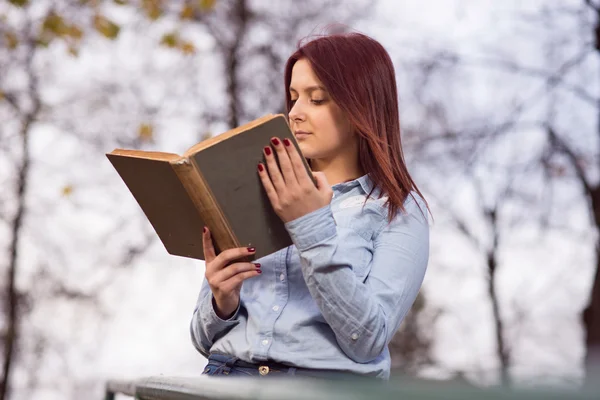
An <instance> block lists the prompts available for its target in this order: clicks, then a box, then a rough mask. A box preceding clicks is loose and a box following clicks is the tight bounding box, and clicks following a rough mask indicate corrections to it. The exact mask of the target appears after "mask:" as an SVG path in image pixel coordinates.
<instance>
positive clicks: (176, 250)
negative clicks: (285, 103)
mask: <svg viewBox="0 0 600 400" xmlns="http://www.w3.org/2000/svg"><path fill="white" fill-rule="evenodd" d="M272 137H278V138H280V139H284V138H288V139H289V140H290V141H291V142H292V143H293V144H294V146H296V149H298V152H299V153H300V149H299V147H298V143H297V142H296V138H295V137H294V134H293V133H292V132H291V130H290V128H289V125H288V123H287V120H286V119H285V117H284V116H283V115H282V114H278V115H267V116H265V117H262V118H259V119H257V120H254V121H252V122H249V123H247V124H245V125H242V126H240V127H238V128H236V129H232V130H230V131H227V132H225V133H222V134H220V135H218V136H214V137H211V138H209V139H207V140H204V141H202V142H200V143H198V144H196V145H195V146H193V147H192V148H190V149H189V150H188V151H186V152H185V153H184V154H183V156H179V155H177V154H172V153H161V152H152V151H140V150H123V149H115V150H114V151H112V152H110V153H108V154H107V155H106V156H107V157H108V159H109V160H110V162H111V163H112V165H113V166H114V167H115V169H116V170H117V172H118V173H119V175H120V176H121V178H122V179H123V181H124V182H125V184H126V185H127V187H128V188H129V190H130V191H131V193H132V194H133V196H134V197H135V199H136V200H137V202H138V204H139V205H140V207H141V208H142V210H143V212H144V213H145V214H146V217H147V218H148V220H149V221H150V223H151V224H152V226H153V227H154V230H155V231H156V233H157V234H158V236H159V238H160V240H161V241H162V243H163V244H164V246H165V248H166V249H167V251H168V252H169V253H170V254H174V255H178V256H183V257H190V258H196V259H201V260H204V251H203V248H202V228H203V227H204V226H205V225H206V226H208V228H209V229H210V231H211V234H212V238H213V243H214V245H215V250H216V252H217V254H218V253H219V252H220V251H223V250H226V249H230V248H234V247H245V246H252V247H255V248H256V253H255V254H254V255H253V256H252V257H250V258H246V259H245V260H247V261H251V260H253V259H256V258H260V257H263V256H265V255H267V254H270V253H273V252H275V251H277V250H280V249H282V248H285V247H287V246H290V245H291V244H292V240H291V238H290V236H289V234H288V233H287V231H286V229H285V226H284V224H283V222H282V221H281V219H280V218H279V217H278V216H277V214H275V211H274V210H273V208H272V206H271V203H270V201H269V199H268V197H267V194H266V192H265V190H264V187H263V185H262V182H261V180H260V177H259V175H258V172H257V166H258V163H259V162H263V163H264V162H265V159H264V156H263V147H265V146H268V145H269V144H270V140H271V138H272ZM300 154H301V153H300ZM303 161H304V164H305V166H306V169H307V171H308V173H309V176H311V177H312V174H311V172H310V167H309V165H308V163H307V162H306V159H304V158H303ZM312 179H313V182H315V180H314V178H312Z"/></svg>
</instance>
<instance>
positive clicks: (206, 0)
mask: <svg viewBox="0 0 600 400" xmlns="http://www.w3.org/2000/svg"><path fill="white" fill-rule="evenodd" d="M215 3H216V0H198V6H199V7H200V9H201V10H202V11H210V10H212V9H213V8H214V6H215Z"/></svg>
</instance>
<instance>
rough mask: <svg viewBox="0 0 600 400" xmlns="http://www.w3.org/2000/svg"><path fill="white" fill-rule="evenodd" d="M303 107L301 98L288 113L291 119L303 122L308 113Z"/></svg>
mask: <svg viewBox="0 0 600 400" xmlns="http://www.w3.org/2000/svg"><path fill="white" fill-rule="evenodd" d="M302 108H303V107H302V105H301V102H300V101H299V100H296V102H295V103H294V105H293V106H292V108H291V109H290V112H289V114H288V115H289V117H290V121H293V122H301V121H304V120H306V114H305V112H304V110H303V109H302Z"/></svg>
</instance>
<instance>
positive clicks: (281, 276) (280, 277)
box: [279, 274, 285, 282]
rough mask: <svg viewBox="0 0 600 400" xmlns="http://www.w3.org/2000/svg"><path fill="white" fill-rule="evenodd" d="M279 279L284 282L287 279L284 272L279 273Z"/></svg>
mask: <svg viewBox="0 0 600 400" xmlns="http://www.w3.org/2000/svg"><path fill="white" fill-rule="evenodd" d="M279 280H280V281H281V282H283V281H284V280H285V275H283V274H281V275H279Z"/></svg>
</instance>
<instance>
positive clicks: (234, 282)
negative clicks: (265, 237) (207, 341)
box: [202, 227, 262, 319]
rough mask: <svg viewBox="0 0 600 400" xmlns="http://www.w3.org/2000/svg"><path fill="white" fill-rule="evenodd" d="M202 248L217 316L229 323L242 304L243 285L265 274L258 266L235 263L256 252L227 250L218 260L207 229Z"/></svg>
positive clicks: (250, 250) (204, 233)
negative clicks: (247, 280) (249, 279)
mask: <svg viewBox="0 0 600 400" xmlns="http://www.w3.org/2000/svg"><path fill="white" fill-rule="evenodd" d="M202 245H203V248H204V258H205V259H206V272H205V276H206V281H207V282H208V285H209V286H210V290H211V291H212V294H213V298H214V301H215V303H214V304H213V306H214V307H215V312H216V313H217V315H218V316H219V318H221V319H229V318H231V316H233V314H234V313H235V310H237V308H238V305H239V303H240V291H241V290H242V283H243V282H244V281H245V280H246V279H248V278H253V277H255V276H258V275H260V274H261V272H262V271H261V270H260V264H258V263H250V262H236V263H233V261H234V260H237V259H239V258H243V257H247V256H249V255H252V254H254V252H255V249H253V248H250V247H239V248H235V249H228V250H225V251H222V252H221V253H219V255H218V256H217V255H216V254H215V247H214V246H213V242H212V238H211V236H210V231H209V229H208V228H207V227H205V228H204V232H203V233H202Z"/></svg>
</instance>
